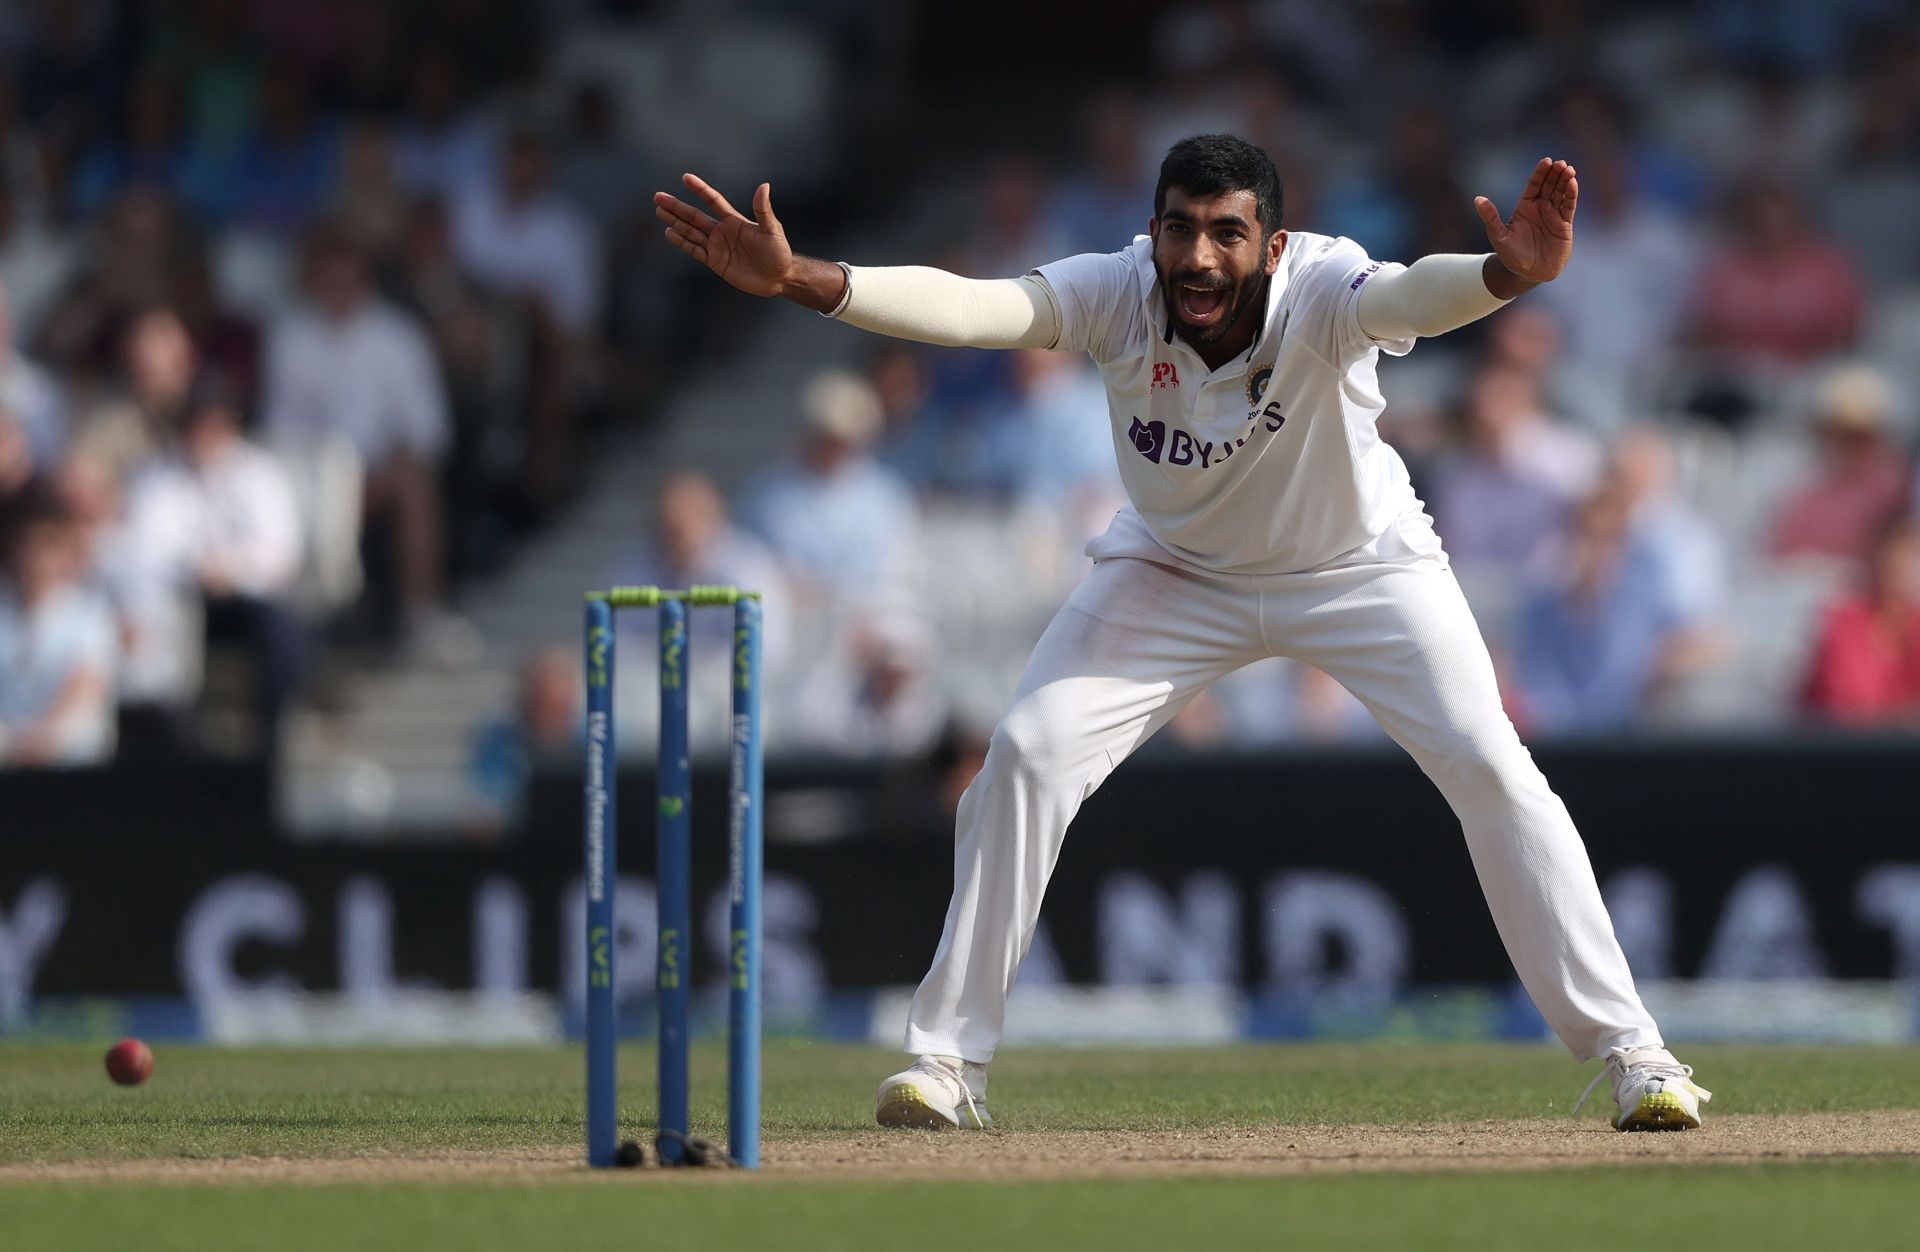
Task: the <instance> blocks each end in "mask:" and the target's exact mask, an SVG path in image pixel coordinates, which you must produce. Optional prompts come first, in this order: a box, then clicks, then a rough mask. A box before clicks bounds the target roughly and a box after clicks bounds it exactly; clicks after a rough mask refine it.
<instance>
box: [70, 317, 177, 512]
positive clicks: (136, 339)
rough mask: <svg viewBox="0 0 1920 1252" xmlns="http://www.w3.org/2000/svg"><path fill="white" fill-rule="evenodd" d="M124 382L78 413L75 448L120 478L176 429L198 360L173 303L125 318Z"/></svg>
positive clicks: (144, 460) (120, 479)
mask: <svg viewBox="0 0 1920 1252" xmlns="http://www.w3.org/2000/svg"><path fill="white" fill-rule="evenodd" d="M120 355H121V361H122V365H123V374H124V380H125V381H124V386H123V388H122V390H121V391H120V392H119V393H118V394H112V395H109V396H108V397H107V398H105V399H104V400H102V401H101V402H100V403H98V404H95V405H94V406H93V407H92V408H90V409H88V410H87V411H86V412H84V413H82V414H81V415H80V420H79V421H78V422H77V423H76V424H75V428H74V432H73V440H72V445H73V451H74V452H76V453H78V454H81V455H84V456H86V457H88V458H90V459H92V460H95V461H98V462H99V463H100V464H101V465H102V466H104V468H105V469H106V471H107V472H108V473H109V474H111V475H112V477H113V479H114V481H115V482H116V483H122V482H125V481H126V480H127V478H128V477H129V476H130V475H132V474H133V473H134V471H135V470H137V469H138V468H139V467H140V466H141V465H142V464H144V463H145V462H146V460H147V458H148V457H150V456H152V455H153V452H154V449H155V448H157V447H159V446H160V445H161V444H162V443H164V442H165V441H167V440H168V439H170V438H171V437H172V436H173V434H174V433H175V432H176V431H177V430H178V429H179V426H180V418H181V415H182V413H183V412H184V411H185V409H186V404H187V394H188V391H189V390H190V389H191V388H192V386H193V376H194V371H195V370H196V369H197V368H198V366H199V357H198V354H197V353H196V352H195V351H194V346H193V339H192V337H191V336H190V335H189V334H188V333H187V328H186V325H185V323H183V322H182V321H181V320H180V317H179V315H178V314H176V313H174V312H173V311H172V310H171V309H168V308H165V307H160V306H156V307H154V308H150V309H148V310H147V311H145V312H143V313H141V314H139V315H138V316H136V317H135V318H134V319H133V320H132V321H131V322H129V323H128V324H127V327H126V332H125V335H124V336H123V338H122V344H121V349H120Z"/></svg>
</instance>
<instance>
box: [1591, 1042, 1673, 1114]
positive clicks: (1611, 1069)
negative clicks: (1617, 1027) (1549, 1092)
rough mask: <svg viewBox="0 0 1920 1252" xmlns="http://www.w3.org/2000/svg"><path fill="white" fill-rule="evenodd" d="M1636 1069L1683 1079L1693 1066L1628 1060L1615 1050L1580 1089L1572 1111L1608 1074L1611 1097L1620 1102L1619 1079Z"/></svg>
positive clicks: (1663, 1076) (1615, 1101)
mask: <svg viewBox="0 0 1920 1252" xmlns="http://www.w3.org/2000/svg"><path fill="white" fill-rule="evenodd" d="M1636 1069H1639V1070H1645V1071H1646V1072H1647V1073H1649V1074H1651V1075H1652V1076H1653V1077H1655V1078H1666V1079H1673V1078H1678V1079H1681V1080H1682V1081H1685V1080H1687V1079H1691V1078H1692V1077H1693V1066H1691V1065H1681V1064H1679V1063H1678V1062H1676V1061H1629V1060H1627V1058H1626V1057H1624V1056H1622V1055H1620V1054H1619V1053H1617V1052H1616V1053H1614V1054H1613V1055H1612V1056H1610V1057H1608V1058H1607V1063H1606V1064H1605V1065H1603V1066H1601V1067H1600V1072H1599V1073H1597V1074H1595V1075H1594V1076H1593V1081H1592V1082H1590V1083H1588V1084H1587V1089H1586V1090H1585V1091H1582V1092H1581V1093H1580V1098H1579V1099H1578V1100H1575V1101H1574V1102H1573V1111H1574V1112H1575V1113H1578V1112H1579V1111H1580V1108H1581V1106H1582V1105H1584V1104H1586V1102H1587V1097H1588V1096H1590V1095H1592V1094H1593V1089H1594V1088H1595V1087H1597V1086H1599V1085H1600V1080H1601V1079H1602V1078H1605V1077H1606V1076H1607V1075H1609V1074H1612V1075H1613V1099H1614V1103H1616V1104H1618V1103H1619V1102H1620V1082H1621V1080H1622V1079H1624V1078H1625V1077H1626V1076H1627V1074H1628V1073H1629V1072H1630V1071H1632V1070H1636Z"/></svg>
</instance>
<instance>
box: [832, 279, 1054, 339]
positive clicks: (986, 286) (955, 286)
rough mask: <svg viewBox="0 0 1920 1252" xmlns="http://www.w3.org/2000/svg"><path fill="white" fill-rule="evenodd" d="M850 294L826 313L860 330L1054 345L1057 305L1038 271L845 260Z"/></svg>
mask: <svg viewBox="0 0 1920 1252" xmlns="http://www.w3.org/2000/svg"><path fill="white" fill-rule="evenodd" d="M843 268H844V269H845V270H846V271H847V298H846V300H845V301H843V302H842V304H841V307H840V308H839V309H836V310H835V311H834V312H832V313H830V314H828V316H830V317H835V318H838V319H839V320H840V321H843V322H846V323H848V324H849V325H853V326H858V327H860V328H861V329H862V330H871V331H874V332H876V333H878V334H882V335H892V336H893V337H894V338H896V339H913V340H917V341H919V342H920V343H934V344H940V345H942V346H944V347H950V348H1051V347H1052V346H1053V345H1054V344H1055V343H1056V342H1058V340H1059V338H1060V306H1059V304H1058V302H1057V301H1055V299H1054V296H1053V288H1051V287H1049V286H1047V282H1046V280H1045V279H1043V278H1041V277H1040V276H1039V275H1037V274H1028V275H1027V276H1026V277H1024V278H992V279H976V278H962V277H960V276H959V275H958V274H949V273H947V271H945V270H937V269H932V268H929V267H927V266H924V265H885V266H865V265H848V266H844V267H843Z"/></svg>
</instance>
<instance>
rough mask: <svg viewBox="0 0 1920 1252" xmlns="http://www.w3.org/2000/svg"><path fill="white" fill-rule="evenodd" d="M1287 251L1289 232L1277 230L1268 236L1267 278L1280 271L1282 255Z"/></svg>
mask: <svg viewBox="0 0 1920 1252" xmlns="http://www.w3.org/2000/svg"><path fill="white" fill-rule="evenodd" d="M1286 250H1287V232H1286V231H1284V230H1276V231H1274V232H1273V233H1272V234H1271V235H1268V236H1267V277H1269V278H1271V277H1273V275H1274V274H1275V273H1277V272H1278V271H1279V269H1280V254H1281V253H1283V252H1285V251H1286Z"/></svg>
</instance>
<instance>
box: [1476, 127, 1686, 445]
mask: <svg viewBox="0 0 1920 1252" xmlns="http://www.w3.org/2000/svg"><path fill="white" fill-rule="evenodd" d="M1581 171H1582V173H1583V174H1588V175H1589V176H1588V177H1587V178H1585V179H1584V180H1583V181H1582V184H1581V189H1582V191H1583V192H1584V193H1585V194H1584V195H1582V196H1581V198H1580V226H1579V231H1580V243H1579V246H1578V247H1577V248H1575V249H1574V256H1573V260H1572V261H1570V262H1569V263H1568V265H1567V270H1566V272H1565V273H1564V274H1562V275H1561V276H1560V277H1559V278H1557V279H1555V280H1554V281H1553V282H1551V283H1548V284H1547V285H1546V286H1545V287H1542V288H1541V289H1540V290H1539V292H1538V293H1537V294H1538V296H1539V300H1540V307H1542V308H1545V309H1547V310H1550V311H1551V312H1552V313H1553V314H1554V315H1555V316H1556V317H1557V318H1558V319H1559V321H1560V325H1561V328H1562V330H1563V332H1564V334H1565V338H1566V368H1567V370H1568V371H1569V373H1570V375H1571V376H1572V378H1573V380H1575V381H1577V384H1578V385H1577V386H1575V387H1573V388H1570V392H1571V395H1572V397H1578V398H1588V399H1587V402H1586V403H1585V404H1584V405H1583V406H1582V411H1583V412H1584V413H1586V414H1587V415H1588V416H1590V417H1592V418H1593V419H1594V420H1595V421H1598V422H1600V423H1602V424H1604V425H1608V426H1613V425H1617V424H1618V423H1619V422H1621V421H1622V420H1623V419H1624V418H1625V416H1626V415H1627V414H1628V413H1629V412H1631V411H1632V408H1633V403H1634V399H1635V397H1634V395H1633V394H1632V392H1633V388H1634V387H1635V386H1636V385H1637V384H1639V383H1641V381H1642V379H1641V377H1640V375H1639V374H1637V373H1636V371H1644V370H1646V369H1647V368H1648V367H1650V366H1657V365H1659V364H1660V363H1661V361H1662V359H1663V358H1664V357H1666V356H1667V355H1668V354H1670V353H1671V352H1672V351H1673V350H1674V348H1675V347H1676V346H1677V344H1678V341H1679V338H1680V334H1681V330H1682V323H1683V321H1684V319H1685V317H1686V314H1687V312H1688V310H1687V302H1686V301H1687V292H1688V291H1689V290H1691V287H1692V283H1693V274H1694V271H1695V270H1697V269H1698V268H1699V265H1698V261H1697V260H1696V258H1697V256H1698V255H1699V244H1698V241H1697V239H1696V237H1695V233H1694V232H1693V230H1692V229H1691V228H1690V227H1689V225H1688V224H1687V222H1686V221H1685V219H1683V218H1681V217H1680V216H1679V215H1678V214H1676V213H1674V212H1672V211H1671V210H1669V209H1667V208H1665V207H1663V206H1661V205H1660V204H1658V203H1655V202H1654V201H1651V200H1649V199H1647V198H1646V197H1645V196H1643V195H1642V194H1641V193H1640V189H1639V186H1638V183H1637V179H1638V178H1639V174H1638V173H1637V172H1636V170H1635V168H1634V166H1633V165H1632V164H1631V162H1630V161H1629V159H1628V156H1627V153H1626V152H1624V151H1623V150H1620V149H1617V148H1616V149H1610V150H1606V151H1604V153H1603V154H1602V155H1599V156H1598V157H1597V158H1596V160H1595V161H1594V163H1593V165H1592V167H1591V168H1590V166H1589V162H1588V161H1587V160H1586V159H1584V158H1583V159H1582V161H1581ZM1522 303H1523V304H1524V303H1525V302H1524V301H1523V302H1522ZM1516 311H1517V310H1516ZM1496 320H1497V321H1505V320H1506V318H1504V317H1502V318H1500V319H1496Z"/></svg>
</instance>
